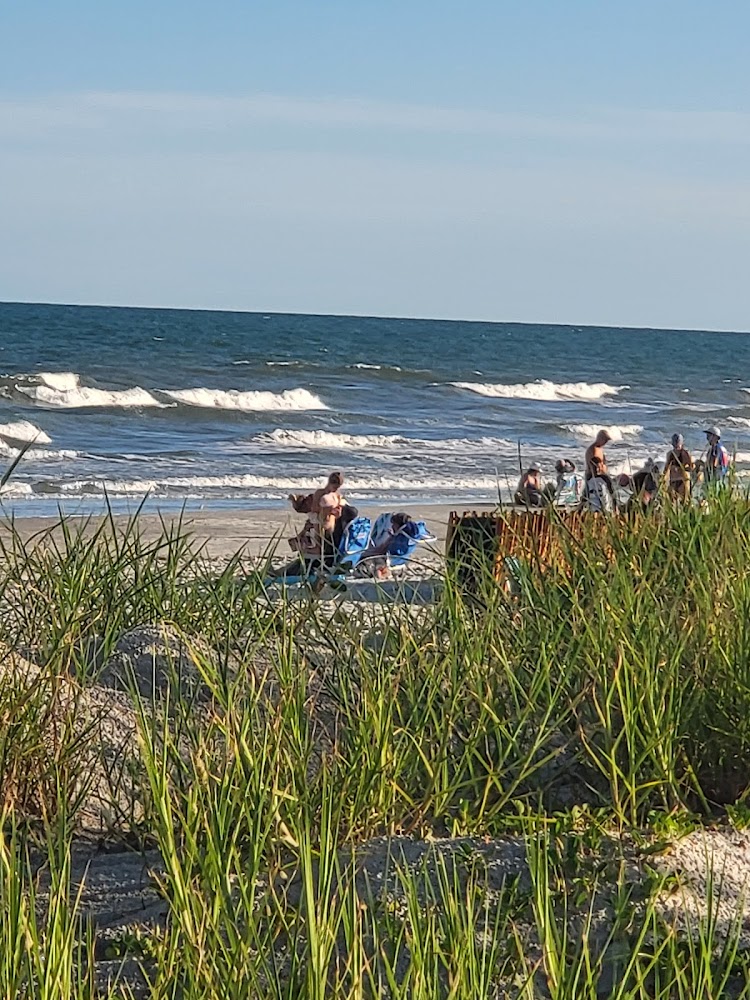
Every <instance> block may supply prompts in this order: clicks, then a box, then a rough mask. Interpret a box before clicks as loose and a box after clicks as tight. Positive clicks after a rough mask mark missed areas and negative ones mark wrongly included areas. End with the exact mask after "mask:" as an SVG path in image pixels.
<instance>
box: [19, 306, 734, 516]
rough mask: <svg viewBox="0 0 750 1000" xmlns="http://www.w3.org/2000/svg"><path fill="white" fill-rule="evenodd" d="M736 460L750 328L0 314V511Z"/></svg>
mask: <svg viewBox="0 0 750 1000" xmlns="http://www.w3.org/2000/svg"><path fill="white" fill-rule="evenodd" d="M708 424H718V425H719V426H720V427H721V428H722V432H723V440H724V443H725V444H726V445H727V446H728V447H729V448H730V450H731V451H732V452H734V453H735V455H736V460H737V464H738V468H739V470H740V471H742V469H743V468H744V469H746V470H747V469H750V334H741V333H705V332H695V331H682V330H669V331H666V330H630V329H614V328H603V327H572V326H543V325H533V324H518V323H474V322H472V323H469V322H448V321H437V320H411V319H409V320H407V319H375V318H361V317H350V316H341V317H340V316H304V315H281V314H262V313H239V312H197V311H187V310H179V309H131V308H106V307H98V306H97V307H94V306H60V305H31V304H14V303H7V304H0V469H2V467H3V465H7V464H8V463H10V462H11V461H12V458H13V456H14V455H15V454H17V449H18V447H19V446H20V445H21V443H22V442H25V441H28V440H30V439H33V440H34V444H33V446H32V448H31V449H30V450H29V451H28V452H27V453H26V455H25V456H24V459H23V460H22V461H21V463H20V464H19V465H18V467H17V468H16V470H15V472H14V474H13V476H12V477H11V479H10V481H9V482H8V484H7V485H6V487H5V488H4V490H3V492H2V494H0V507H1V508H2V511H3V512H5V513H6V514H10V513H13V514H15V515H16V516H39V515H48V514H54V513H56V512H57V510H58V509H59V508H61V509H62V510H63V511H65V512H66V513H69V514H81V513H89V512H97V511H101V510H102V509H103V508H104V505H105V503H106V502H107V498H108V502H109V503H110V505H111V507H112V508H113V509H114V510H115V511H127V510H133V509H134V508H135V507H136V506H137V505H138V504H139V503H140V502H141V500H142V499H143V498H144V497H147V498H148V500H147V504H146V509H148V510H157V509H159V510H164V511H171V510H175V509H178V508H180V507H181V506H183V505H184V506H185V507H186V508H188V509H195V508H208V509H210V508H242V507H267V506H275V505H278V504H282V503H283V502H284V498H285V497H286V495H287V494H288V493H289V492H291V491H295V492H296V491H301V490H307V489H309V488H311V487H312V486H315V485H316V484H318V483H320V482H321V481H322V479H323V478H324V476H325V475H326V474H327V473H328V472H329V471H330V470H332V469H341V470H342V471H343V472H344V475H345V477H346V485H345V493H346V494H347V495H348V496H349V497H351V498H352V499H353V500H360V501H371V502H378V503H380V502H382V503H392V504H393V505H394V506H397V505H398V504H400V503H404V504H415V503H416V504H418V503H428V502H448V503H455V504H456V505H457V506H461V505H464V504H470V503H471V502H480V501H492V500H494V499H497V497H498V491H500V493H501V494H502V495H507V492H508V489H509V488H512V487H514V486H515V482H516V480H517V478H518V467H519V454H520V461H521V462H522V463H523V464H527V463H528V462H530V461H531V460H532V459H534V460H537V461H539V462H540V464H541V465H542V468H543V470H544V471H546V472H547V474H548V475H549V476H550V477H553V476H554V470H553V465H554V462H555V460H556V459H557V458H558V457H571V458H572V459H573V460H574V461H576V462H577V464H578V465H579V467H580V464H581V460H582V456H583V451H584V449H585V447H586V445H587V444H588V443H589V441H590V440H591V438H592V437H593V435H594V434H595V432H596V431H597V430H598V428H600V427H607V428H609V430H610V433H611V434H612V436H613V439H614V440H613V442H612V444H611V445H610V446H609V448H608V456H609V459H610V467H611V468H613V469H615V470H616V471H619V470H620V469H621V470H624V471H628V470H635V469H637V468H639V467H640V465H641V464H642V463H643V461H644V460H645V459H646V458H647V457H649V456H652V457H655V458H657V459H659V460H662V461H663V459H664V456H665V454H666V450H667V447H668V445H669V439H670V437H671V435H672V434H673V433H674V432H675V431H680V432H682V433H683V434H684V435H685V440H686V445H687V447H688V448H689V449H691V450H692V451H693V454H694V456H695V457H698V456H699V455H700V453H701V452H702V451H703V450H704V448H705V437H704V435H703V433H702V431H703V429H704V427H705V426H706V425H708Z"/></svg>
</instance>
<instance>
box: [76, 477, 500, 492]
mask: <svg viewBox="0 0 750 1000" xmlns="http://www.w3.org/2000/svg"><path fill="white" fill-rule="evenodd" d="M312 485H313V484H312V483H311V481H310V479H309V478H301V477H300V478H294V477H290V476H254V475H229V476H169V477H165V478H163V479H135V480H112V479H98V480H71V481H68V482H65V483H61V484H60V491H61V492H64V493H80V494H97V495H98V494H101V493H103V492H104V491H105V490H106V491H107V492H108V493H109V494H111V495H112V496H117V495H135V494H137V495H143V494H145V493H164V492H169V491H173V492H174V491H180V492H183V491H185V490H217V489H220V490H239V491H246V490H262V491H264V492H266V493H269V494H271V495H274V494H275V495H283V494H284V493H287V492H289V491H303V490H309V489H310V488H311V486H312ZM496 485H497V480H496V479H495V477H494V476H473V477H471V478H468V477H463V478H461V477H452V476H447V477H435V478H425V479H416V478H413V477H409V478H408V479H407V480H405V479H403V478H400V477H399V478H395V477H391V476H362V477H361V478H357V477H354V478H352V479H347V481H346V490H347V492H348V493H352V494H356V493H358V492H378V491H383V490H391V491H392V490H396V491H398V492H404V491H409V492H415V491H420V490H423V491H425V492H437V491H443V492H454V491H455V490H470V489H474V490H488V489H495V487H496Z"/></svg>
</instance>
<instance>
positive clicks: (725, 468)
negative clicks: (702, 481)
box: [705, 427, 729, 483]
mask: <svg viewBox="0 0 750 1000" xmlns="http://www.w3.org/2000/svg"><path fill="white" fill-rule="evenodd" d="M706 440H707V441H708V451H707V452H706V464H705V476H706V482H707V483H723V482H724V480H725V479H726V477H727V473H728V472H729V452H728V451H727V449H726V448H725V447H724V445H723V444H722V443H721V431H720V430H719V428H718V427H707V428H706Z"/></svg>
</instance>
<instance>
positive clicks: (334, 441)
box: [253, 427, 415, 451]
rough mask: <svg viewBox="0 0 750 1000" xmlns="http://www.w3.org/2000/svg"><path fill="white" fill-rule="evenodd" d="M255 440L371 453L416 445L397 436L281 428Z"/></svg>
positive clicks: (280, 445)
mask: <svg viewBox="0 0 750 1000" xmlns="http://www.w3.org/2000/svg"><path fill="white" fill-rule="evenodd" d="M253 440H254V441H257V442H258V443H260V444H270V445H275V446H278V447H282V448H313V449H321V450H331V451H369V450H370V449H374V448H377V449H381V448H397V447H403V446H404V445H408V444H410V443H415V442H410V441H409V439H408V438H405V437H399V436H398V435H396V434H334V433H333V432H332V431H317V430H313V431H307V430H287V429H285V428H281V427H280V428H277V429H276V430H275V431H271V432H270V433H267V434H258V435H257V437H255V438H253Z"/></svg>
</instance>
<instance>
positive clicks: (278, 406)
mask: <svg viewBox="0 0 750 1000" xmlns="http://www.w3.org/2000/svg"><path fill="white" fill-rule="evenodd" d="M164 395H165V396H169V398H170V399H174V400H175V401H176V402H178V403H183V404H184V405H185V406H198V407H202V408H205V409H219V410H245V411H253V410H327V409H328V407H327V406H326V404H325V403H324V402H323V400H322V399H319V398H318V396H315V395H314V394H313V393H311V392H309V391H308V390H307V389H286V390H284V392H278V393H277V392H265V391H262V390H251V391H248V392H241V391H240V390H239V389H203V388H198V389H169V390H164Z"/></svg>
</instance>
